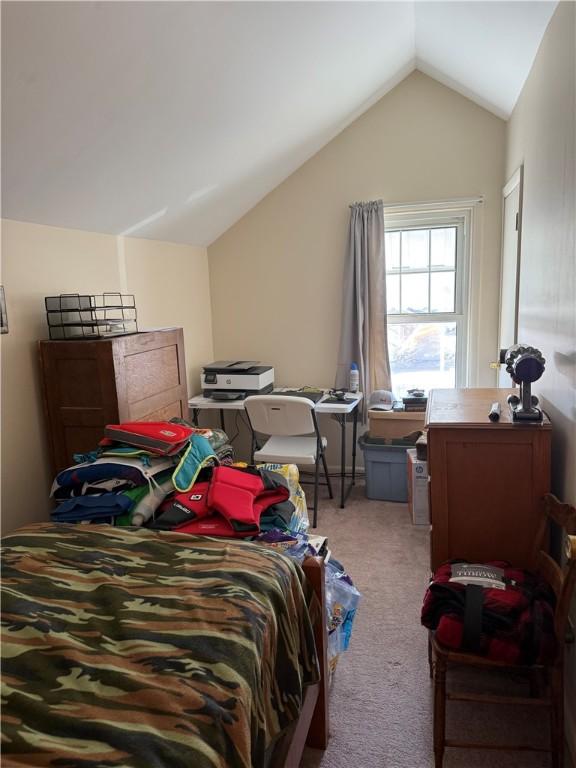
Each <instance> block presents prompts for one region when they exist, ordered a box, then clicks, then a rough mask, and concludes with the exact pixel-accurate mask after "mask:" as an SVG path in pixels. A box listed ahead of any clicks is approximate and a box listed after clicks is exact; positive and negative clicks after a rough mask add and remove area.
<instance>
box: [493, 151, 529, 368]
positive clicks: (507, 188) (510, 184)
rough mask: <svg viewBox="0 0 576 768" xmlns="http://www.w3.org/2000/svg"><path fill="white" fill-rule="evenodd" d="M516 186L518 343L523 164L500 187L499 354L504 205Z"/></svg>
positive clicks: (516, 317)
mask: <svg viewBox="0 0 576 768" xmlns="http://www.w3.org/2000/svg"><path fill="white" fill-rule="evenodd" d="M516 187H518V188H519V189H518V222H517V227H516V231H517V232H518V237H517V244H516V296H515V305H516V313H515V317H514V343H515V344H517V343H518V306H519V300H520V264H521V254H522V209H523V192H524V164H523V163H522V165H520V166H519V167H518V168H517V169H516V170H515V171H514V173H513V174H512V176H511V177H510V179H509V180H508V181H507V182H506V184H505V185H504V187H503V189H502V235H501V248H500V300H499V313H498V354H500V338H501V337H500V334H501V331H502V294H503V281H504V207H505V204H506V198H507V197H509V196H510V194H511V193H512V192H513V191H514V190H515V189H516Z"/></svg>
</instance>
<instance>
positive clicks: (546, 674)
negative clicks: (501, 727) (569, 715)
mask: <svg viewBox="0 0 576 768" xmlns="http://www.w3.org/2000/svg"><path fill="white" fill-rule="evenodd" d="M542 507H543V516H542V521H541V524H540V530H539V535H538V537H537V551H536V555H535V560H534V562H535V563H536V571H537V572H538V573H539V574H540V576H541V577H542V578H543V579H544V580H545V581H546V582H547V583H548V584H549V585H550V586H551V587H552V589H553V591H554V594H555V595H556V606H555V613H554V633H555V636H556V640H557V643H556V647H557V652H556V655H555V658H554V659H552V660H551V662H550V663H549V664H548V665H546V666H542V665H536V664H534V665H530V666H519V665H517V666H512V665H509V664H506V663H503V662H499V661H492V660H491V659H488V658H486V657H484V656H480V655H477V654H475V653H470V652H464V651H453V650H450V649H448V648H446V647H445V646H443V645H441V644H440V642H439V641H438V640H437V639H436V637H435V633H434V632H430V639H429V662H430V670H431V676H432V677H433V679H434V760H435V768H442V763H443V759H444V750H445V748H446V747H459V748H471V749H505V750H522V751H545V752H551V754H552V766H553V768H562V766H563V760H564V664H563V657H564V643H565V638H566V630H567V624H568V611H569V608H570V601H571V599H572V593H573V590H574V584H575V582H576V536H573V535H570V533H573V532H574V530H576V508H574V507H572V506H570V505H569V504H562V503H561V502H560V501H558V499H556V498H555V497H554V496H552V495H551V494H547V495H546V496H545V497H544V499H543V504H542ZM550 520H552V521H554V522H555V523H556V524H557V525H559V526H560V527H561V529H562V531H563V535H564V536H565V542H566V549H565V561H566V563H565V565H564V566H563V567H560V566H559V565H558V564H557V563H556V561H555V560H554V559H553V558H552V557H550V555H549V554H548V553H547V552H546V551H544V546H545V542H546V541H547V540H548V526H549V521H550ZM449 665H459V666H462V665H467V666H471V667H476V668H480V669H491V670H504V671H509V672H512V673H515V674H518V673H519V674H521V675H524V676H526V677H527V679H528V681H529V683H530V696H503V695H489V694H479V693H467V692H458V693H456V692H449V691H447V690H446V672H447V668H448V666H449ZM446 701H468V702H480V703H487V704H526V705H528V706H530V707H534V706H542V707H547V708H548V709H549V711H550V748H549V749H538V748H536V747H530V746H525V745H503V744H490V743H472V742H466V741H457V740H452V739H447V738H446Z"/></svg>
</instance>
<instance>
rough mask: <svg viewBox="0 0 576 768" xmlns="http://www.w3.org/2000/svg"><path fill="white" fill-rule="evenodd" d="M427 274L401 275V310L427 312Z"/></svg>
mask: <svg viewBox="0 0 576 768" xmlns="http://www.w3.org/2000/svg"><path fill="white" fill-rule="evenodd" d="M428 280H429V274H428V273H426V274H423V275H420V274H415V275H405V274H403V275H402V312H428Z"/></svg>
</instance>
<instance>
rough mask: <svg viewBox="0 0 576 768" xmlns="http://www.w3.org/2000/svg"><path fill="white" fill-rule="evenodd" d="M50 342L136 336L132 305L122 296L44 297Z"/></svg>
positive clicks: (75, 295)
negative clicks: (126, 335) (133, 334)
mask: <svg viewBox="0 0 576 768" xmlns="http://www.w3.org/2000/svg"><path fill="white" fill-rule="evenodd" d="M44 302H45V304H46V319H47V321H48V331H49V333H50V338H51V339H55V340H56V339H82V338H85V339H100V338H105V337H107V336H121V335H123V334H127V333H137V332H138V324H137V322H136V302H135V300H134V296H133V295H131V294H124V293H112V292H111V293H99V294H80V293H61V294H60V295H59V296H46V297H45V299H44Z"/></svg>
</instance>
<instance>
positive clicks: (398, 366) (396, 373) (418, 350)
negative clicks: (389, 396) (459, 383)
mask: <svg viewBox="0 0 576 768" xmlns="http://www.w3.org/2000/svg"><path fill="white" fill-rule="evenodd" d="M388 348H389V352H390V368H391V370H392V389H393V391H394V394H395V395H396V397H403V396H405V395H406V393H407V391H408V390H409V389H417V388H419V389H423V390H425V391H426V392H428V391H429V390H430V389H434V388H435V387H439V388H443V387H447V388H452V387H455V386H456V365H455V360H456V323H389V324H388Z"/></svg>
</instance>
